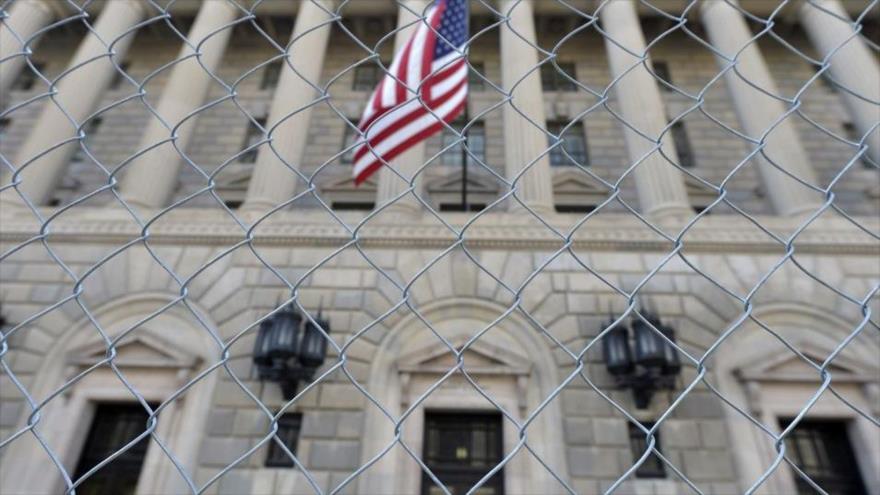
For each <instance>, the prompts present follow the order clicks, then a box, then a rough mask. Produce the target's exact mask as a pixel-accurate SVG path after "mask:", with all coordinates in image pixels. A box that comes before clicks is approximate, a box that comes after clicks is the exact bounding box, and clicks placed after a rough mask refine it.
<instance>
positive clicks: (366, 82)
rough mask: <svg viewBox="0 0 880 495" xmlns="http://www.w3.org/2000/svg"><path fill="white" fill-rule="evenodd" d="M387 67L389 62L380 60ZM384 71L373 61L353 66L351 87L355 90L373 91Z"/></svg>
mask: <svg viewBox="0 0 880 495" xmlns="http://www.w3.org/2000/svg"><path fill="white" fill-rule="evenodd" d="M382 65H384V66H385V67H388V66H389V65H390V64H388V63H385V62H382ZM384 75H385V71H384V70H382V68H381V67H379V65H378V64H376V63H375V62H367V63H364V64H361V65H358V66H357V67H355V68H354V83H353V84H352V87H351V89H353V90H355V91H373V90H374V89H376V86H377V85H378V84H379V81H381V80H382V77H383V76H384Z"/></svg>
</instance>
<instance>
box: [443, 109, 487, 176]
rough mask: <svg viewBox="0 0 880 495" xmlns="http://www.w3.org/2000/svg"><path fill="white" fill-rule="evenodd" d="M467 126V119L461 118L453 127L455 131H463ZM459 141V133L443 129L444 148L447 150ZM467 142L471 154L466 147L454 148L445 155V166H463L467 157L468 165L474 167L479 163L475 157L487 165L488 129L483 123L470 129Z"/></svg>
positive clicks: (456, 120)
mask: <svg viewBox="0 0 880 495" xmlns="http://www.w3.org/2000/svg"><path fill="white" fill-rule="evenodd" d="M466 124H467V118H466V117H459V118H458V119H455V121H454V122H452V124H451V126H452V127H453V128H454V129H457V130H459V131H461V129H462V128H463V127H464V126H465V125H466ZM458 139H459V135H458V134H457V133H454V132H452V131H450V130H449V129H447V128H445V127H444V128H443V145H442V146H443V148H446V147H447V146H449V145H451V144H452V143H454V142H456V141H457V140H458ZM465 142H466V143H467V147H468V151H470V153H468V152H467V151H465V149H464V146H462V145H460V144H459V145H457V146H453V147H452V148H449V149H448V150H447V151H446V152H445V153H443V159H442V160H443V164H444V165H458V166H461V165H462V164H463V163H464V160H465V157H467V163H468V165H474V164H476V163H477V162H476V161H475V160H474V157H476V158H477V159H478V160H480V161H481V162H483V163H486V128H485V127H484V126H483V122H482V121H478V122H474V124H473V125H472V126H470V127H469V128H468V130H467V134H466V135H465ZM471 155H473V156H471Z"/></svg>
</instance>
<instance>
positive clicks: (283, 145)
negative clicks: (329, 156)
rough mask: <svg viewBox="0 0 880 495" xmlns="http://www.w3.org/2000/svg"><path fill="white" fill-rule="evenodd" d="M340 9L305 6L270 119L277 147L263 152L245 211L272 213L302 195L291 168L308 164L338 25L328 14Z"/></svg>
mask: <svg viewBox="0 0 880 495" xmlns="http://www.w3.org/2000/svg"><path fill="white" fill-rule="evenodd" d="M334 4H335V1H334V0H317V1H313V0H309V1H304V2H302V3H301V4H300V8H299V12H298V13H297V15H296V24H295V25H294V29H293V34H292V35H291V43H292V44H291V45H290V47H289V53H290V56H289V57H288V58H287V59H285V60H283V61H282V66H281V76H280V78H279V80H278V87H277V88H276V90H275V95H274V96H273V98H272V104H271V106H270V110H269V118H268V119H267V126H268V128H270V129H271V128H273V127H274V130H273V131H272V135H271V138H272V143H271V147H270V145H269V144H264V145H262V146H261V147H260V149H259V151H258V153H257V161H256V165H255V166H254V173H253V175H252V176H251V180H250V183H249V184H248V191H247V197H246V200H245V203H244V205H243V206H242V208H243V209H266V208H272V207H274V206H277V205H278V204H281V203H283V202H285V201H287V200H289V199H290V198H291V197H292V196H293V194H294V192H295V191H296V184H297V179H298V176H297V175H296V172H294V171H293V170H291V168H293V169H299V167H300V164H301V162H302V159H303V154H304V151H305V147H306V140H307V139H308V134H309V128H310V126H309V121H310V119H311V115H312V107H311V105H310V104H311V103H312V102H314V101H315V99H316V98H318V97H319V93H318V92H317V91H316V90H315V89H314V86H318V85H319V83H320V79H321V69H322V68H323V66H324V56H325V54H326V52H327V45H328V40H329V39H330V31H331V29H332V26H333V25H332V23H331V22H330V20H331V19H332V17H331V15H330V14H329V13H328V12H331V11H332V9H333V8H334ZM288 63H289V64H290V65H292V66H293V67H295V68H296V72H294V71H293V70H292V69H291V68H290V66H288ZM297 73H299V74H297ZM279 122H280V124H279ZM276 126H277V127H276ZM285 162H286V164H285Z"/></svg>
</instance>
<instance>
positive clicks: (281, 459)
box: [266, 413, 302, 468]
mask: <svg viewBox="0 0 880 495" xmlns="http://www.w3.org/2000/svg"><path fill="white" fill-rule="evenodd" d="M301 428H302V414H301V413H285V414H282V415H281V417H280V418H278V431H277V432H276V433H275V435H276V436H277V437H278V440H281V443H283V444H284V446H285V447H287V449H288V450H289V451H290V452H291V453H293V454H294V455H296V446H297V444H298V443H299V431H300V429H301ZM294 466H295V464H294V462H293V459H291V458H290V457H289V456H288V455H287V452H284V449H282V448H281V447H280V446H279V445H278V441H277V440H275V438H274V437H273V438H272V439H271V440H270V441H269V454H268V455H267V456H266V467H288V468H289V467H294Z"/></svg>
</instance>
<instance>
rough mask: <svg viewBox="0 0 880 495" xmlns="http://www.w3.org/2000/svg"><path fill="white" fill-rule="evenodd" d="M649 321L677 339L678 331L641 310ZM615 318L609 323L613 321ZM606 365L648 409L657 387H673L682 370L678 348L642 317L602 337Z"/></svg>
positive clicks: (623, 387) (620, 383) (671, 338)
mask: <svg viewBox="0 0 880 495" xmlns="http://www.w3.org/2000/svg"><path fill="white" fill-rule="evenodd" d="M641 313H642V315H643V316H644V317H645V319H646V320H647V321H649V322H650V323H651V325H654V327H655V328H657V329H658V330H660V331H661V332H662V333H663V335H665V336H666V337H667V338H668V339H669V340H671V341H672V342H675V330H673V329H672V327H670V326H668V325H664V324H663V323H662V322H661V321H660V318H659V317H658V316H656V315H654V314H652V313H650V312H647V311H641ZM613 322H614V320H613V319H612V320H611V321H610V322H609V323H608V324H609V325H610V324H611V323H613ZM602 353H603V355H604V358H605V367H606V369H608V372H609V373H610V374H611V375H612V376H613V377H614V379H615V381H616V382H617V386H618V387H619V388H621V389H625V388H629V389H631V390H632V392H633V399H635V404H636V407H637V408H639V409H645V408H647V407H648V405H649V404H650V403H651V397H653V395H654V392H656V391H658V390H672V389H674V388H675V379H676V377H677V376H678V375H679V374H680V373H681V359H680V358H679V355H678V351H677V350H676V349H675V347H673V346H672V345H671V344H670V343H669V342H667V341H666V340H665V339H664V338H663V337H662V336H661V335H659V334H658V333H657V332H656V331H654V330H653V329H651V327H650V326H649V325H648V323H646V322H645V321H643V320H642V319H638V318H636V319H634V321H633V322H632V324H631V325H627V324H626V323H622V322H621V323H619V324H617V325H616V326H615V327H614V328H612V329H611V330H609V331H608V333H606V334H605V336H604V337H603V338H602Z"/></svg>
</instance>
